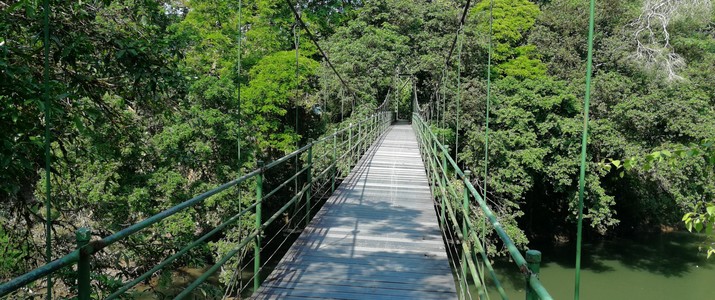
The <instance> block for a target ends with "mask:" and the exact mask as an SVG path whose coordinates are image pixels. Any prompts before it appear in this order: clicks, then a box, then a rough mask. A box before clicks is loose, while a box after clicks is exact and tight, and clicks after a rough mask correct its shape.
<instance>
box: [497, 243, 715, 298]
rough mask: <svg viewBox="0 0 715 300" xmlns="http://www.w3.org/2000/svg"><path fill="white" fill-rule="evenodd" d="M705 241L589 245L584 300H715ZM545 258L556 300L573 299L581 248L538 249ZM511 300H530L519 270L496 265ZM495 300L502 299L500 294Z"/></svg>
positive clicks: (714, 261) (714, 273)
mask: <svg viewBox="0 0 715 300" xmlns="http://www.w3.org/2000/svg"><path fill="white" fill-rule="evenodd" d="M702 245H704V237H703V236H698V235H694V234H691V233H688V232H671V233H662V234H653V235H644V236H640V237H637V238H630V239H624V238H620V239H612V240H607V241H600V242H594V243H584V245H583V248H582V261H581V266H582V268H581V299H715V257H712V258H710V259H709V260H707V259H706V256H705V254H704V253H703V252H698V247H699V246H702ZM531 247H532V248H534V249H537V250H540V251H541V252H542V256H543V260H542V264H541V275H540V278H541V281H542V283H543V284H544V286H545V287H546V288H547V290H548V291H549V293H551V295H552V296H553V297H554V299H573V295H574V276H575V275H574V274H575V273H574V270H575V269H574V265H575V246H574V245H572V244H567V245H558V246H556V245H547V244H541V245H537V244H533V245H531ZM494 268H495V270H496V272H497V274H498V275H499V276H500V278H499V280H500V281H501V282H502V285H503V286H504V288H505V290H506V292H507V294H508V296H509V298H510V299H524V286H525V283H524V279H523V277H522V276H521V275H520V274H519V273H518V272H517V270H516V265H515V264H514V263H512V262H508V261H497V262H495V265H494ZM489 294H490V295H491V298H492V299H499V294H498V293H497V292H496V290H495V289H491V290H490V291H489Z"/></svg>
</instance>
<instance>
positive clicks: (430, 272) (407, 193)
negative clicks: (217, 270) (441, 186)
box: [253, 125, 456, 299]
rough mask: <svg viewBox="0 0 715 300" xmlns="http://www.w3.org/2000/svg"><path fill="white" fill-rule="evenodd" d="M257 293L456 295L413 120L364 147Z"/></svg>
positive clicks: (269, 295) (315, 296) (330, 296)
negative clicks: (370, 145)
mask: <svg viewBox="0 0 715 300" xmlns="http://www.w3.org/2000/svg"><path fill="white" fill-rule="evenodd" d="M253 298H255V299H277V298H280V299H309V298H313V299H449V298H456V292H455V284H454V278H453V277H452V270H451V269H450V265H449V261H448V260H447V254H446V252H445V246H444V242H443V239H442V236H441V233H440V229H439V226H438V224H437V217H436V215H435V210H434V204H433V201H432V198H431V194H430V189H429V186H428V180H427V176H426V174H425V171H424V165H423V164H422V159H421V157H420V154H419V149H418V145H417V141H416V139H415V135H414V132H413V131H412V128H411V127H410V126H409V125H395V126H391V127H390V129H389V130H388V132H387V133H386V135H385V136H384V137H383V138H382V139H380V140H379V141H378V142H377V143H376V144H375V145H373V146H372V147H371V148H370V149H368V150H367V151H366V152H365V154H364V155H363V157H362V158H361V159H360V161H359V163H358V165H357V166H356V167H355V168H354V169H353V170H352V171H351V172H350V174H349V175H348V176H347V177H346V178H345V179H344V180H343V182H342V183H341V185H340V186H339V187H338V188H337V190H336V191H335V193H333V195H332V196H331V197H330V198H328V200H327V201H326V203H325V205H324V206H323V207H322V209H321V210H320V211H319V212H318V213H317V214H316V216H315V218H314V219H313V222H312V223H311V224H310V225H309V226H308V227H307V228H306V229H305V230H304V231H303V232H302V233H301V235H300V237H299V238H298V239H297V240H296V241H295V242H294V244H293V245H292V246H291V248H290V249H289V250H288V252H287V253H286V255H285V256H284V257H283V258H282V259H281V261H280V262H279V263H278V265H277V266H276V267H275V269H274V271H273V272H272V273H271V275H269V277H268V278H267V279H266V280H265V282H264V284H263V285H262V286H261V288H260V289H259V290H258V291H257V292H256V293H255V294H254V296H253Z"/></svg>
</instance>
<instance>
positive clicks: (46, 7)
mask: <svg viewBox="0 0 715 300" xmlns="http://www.w3.org/2000/svg"><path fill="white" fill-rule="evenodd" d="M42 6H43V7H42V10H43V14H42V22H43V26H42V27H43V39H42V47H43V48H44V49H43V51H44V56H45V57H44V60H45V62H44V63H45V66H44V70H43V75H42V76H43V85H44V87H43V88H44V92H43V94H44V95H43V98H45V193H46V195H45V222H46V224H45V263H50V262H51V261H52V185H51V183H50V165H51V163H52V158H51V157H50V143H52V137H51V136H50V122H51V121H52V120H51V115H50V114H51V110H50V106H51V105H52V103H51V102H50V1H49V0H44V2H43V3H42ZM47 299H52V274H51V273H48V274H47Z"/></svg>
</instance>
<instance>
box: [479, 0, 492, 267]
mask: <svg viewBox="0 0 715 300" xmlns="http://www.w3.org/2000/svg"><path fill="white" fill-rule="evenodd" d="M493 35H494V0H490V1H489V45H488V46H487V49H488V52H489V53H488V54H487V107H486V115H485V118H484V182H483V183H482V188H483V192H482V193H483V194H484V199H487V198H488V197H489V196H488V195H487V184H488V183H487V182H488V180H489V112H490V109H491V101H492V36H493ZM486 219H487V218H486V217H484V218H482V240H481V242H482V249H486V244H485V241H486V233H485V231H486V227H487V223H486V222H487V220H486ZM482 275H483V274H482Z"/></svg>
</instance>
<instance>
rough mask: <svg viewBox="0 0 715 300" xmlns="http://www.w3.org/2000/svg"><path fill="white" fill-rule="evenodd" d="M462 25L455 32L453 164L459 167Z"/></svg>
mask: <svg viewBox="0 0 715 300" xmlns="http://www.w3.org/2000/svg"><path fill="white" fill-rule="evenodd" d="M463 29H464V25H463V24H461V25H459V30H458V31H457V95H456V96H457V107H456V108H455V110H456V111H457V115H456V116H455V123H456V124H455V125H456V127H457V129H456V130H455V131H454V162H455V163H457V164H458V165H459V109H460V107H459V100H460V99H459V98H461V97H462V33H463V32H462V30H463Z"/></svg>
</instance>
